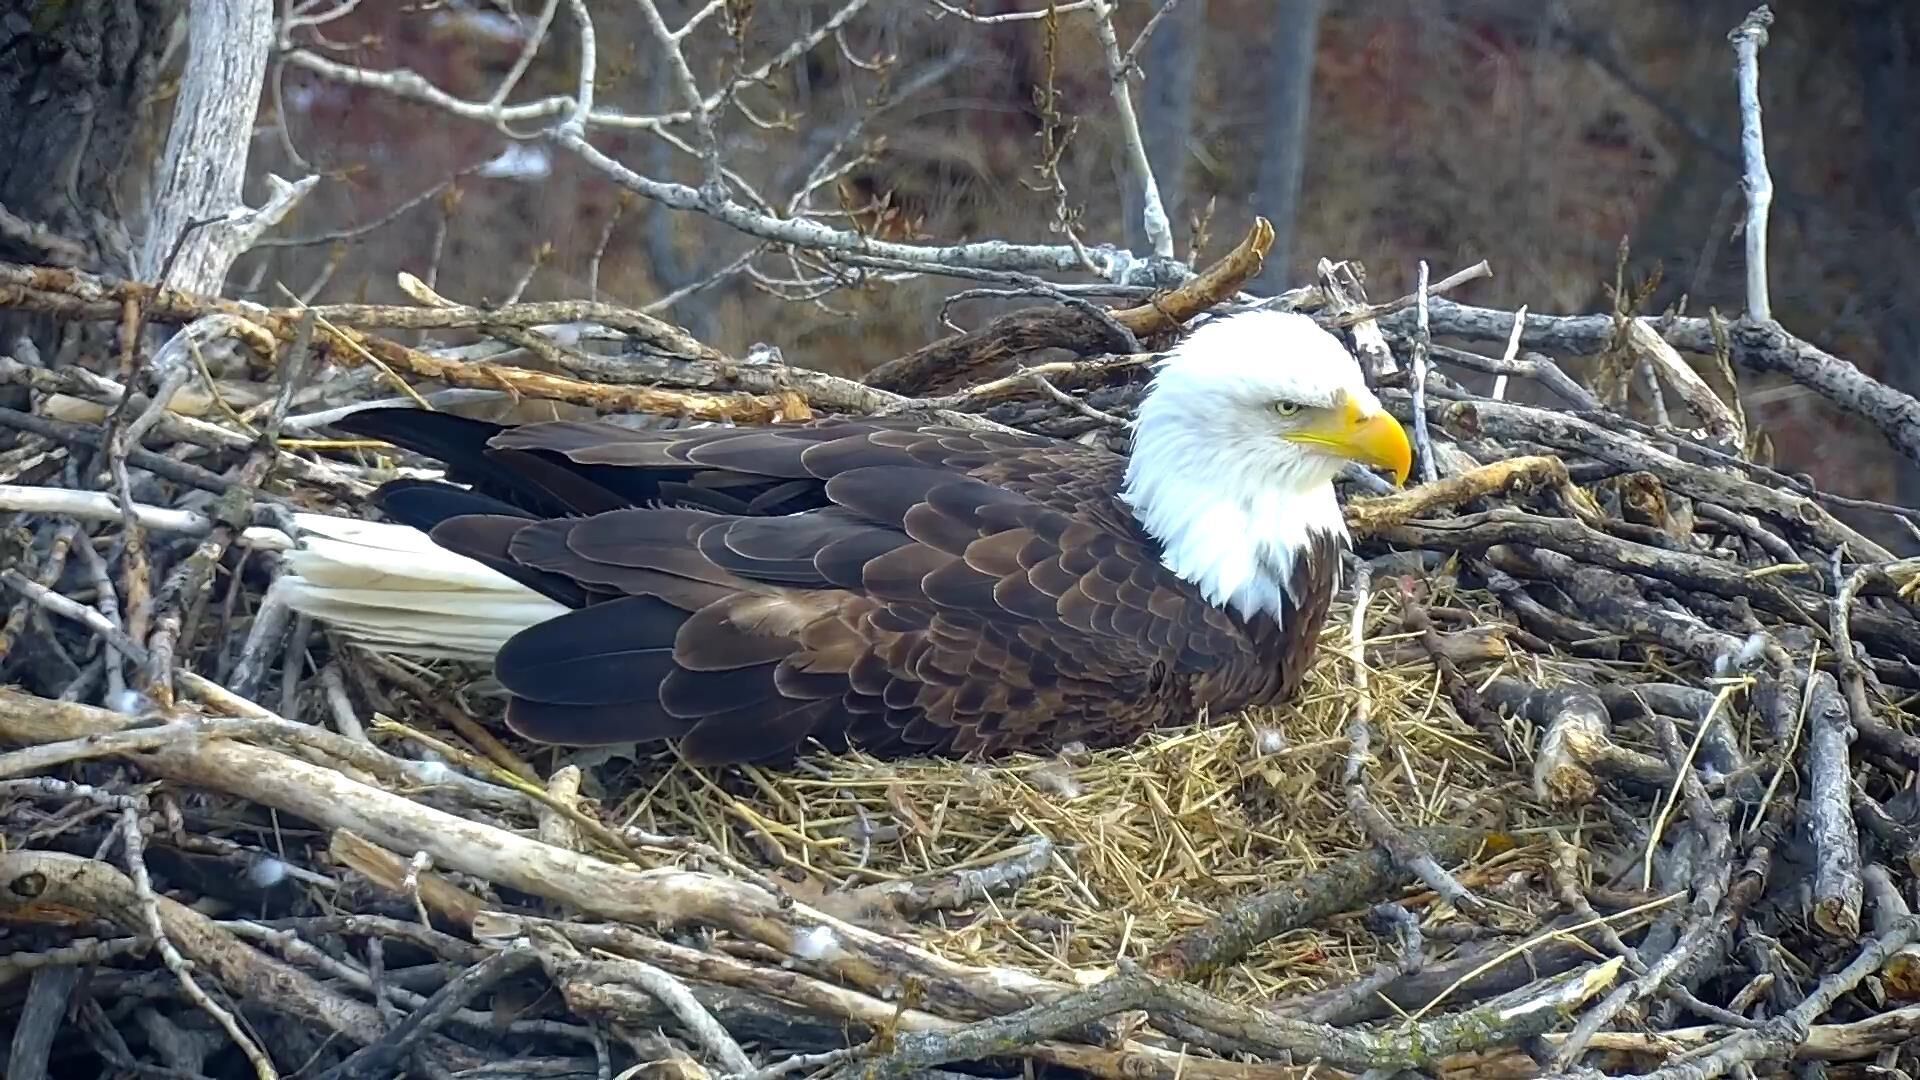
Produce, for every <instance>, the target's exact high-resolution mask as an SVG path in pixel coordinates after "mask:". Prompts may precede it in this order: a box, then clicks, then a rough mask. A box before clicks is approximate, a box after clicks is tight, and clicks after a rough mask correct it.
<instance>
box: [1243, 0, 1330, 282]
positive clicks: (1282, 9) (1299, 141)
mask: <svg viewBox="0 0 1920 1080" xmlns="http://www.w3.org/2000/svg"><path fill="white" fill-rule="evenodd" d="M1322 7H1323V0H1274V4H1273V13H1272V15H1271V20H1272V21H1271V23H1270V25H1271V27H1272V35H1271V37H1270V39H1269V40H1270V41H1271V45H1270V46H1269V48H1268V50H1267V72H1268V75H1267V108H1266V129H1265V130H1264V131H1262V132H1261V133H1260V138H1261V142H1262V146H1263V147H1264V149H1263V150H1262V151H1261V153H1260V172H1259V179H1258V181H1257V182H1256V185H1255V188H1254V195H1253V209H1254V212H1255V213H1258V214H1264V215H1266V217H1267V220H1269V221H1271V222H1273V247H1272V248H1270V249H1268V251H1267V262H1266V267H1265V269H1263V270H1262V271H1261V273H1260V277H1259V279H1258V280H1259V282H1260V284H1261V285H1262V286H1264V287H1265V288H1266V289H1267V290H1269V291H1274V292H1277V291H1279V290H1281V289H1284V288H1286V287H1287V286H1288V285H1289V284H1290V283H1291V282H1293V281H1295V280H1296V279H1297V277H1298V275H1297V274H1295V272H1294V271H1295V267H1294V265H1293V263H1294V251H1293V224H1294V217H1295V216H1296V215H1297V214H1298V212H1299V206H1300V177H1301V175H1302V174H1303V173H1305V171H1306V164H1307V136H1308V128H1307V118H1308V109H1307V106H1308V104H1309V103H1310V102H1311V101H1312V100H1313V62H1314V57H1315V55H1316V54H1317V53H1318V52H1319V44H1320V12H1321V8H1322Z"/></svg>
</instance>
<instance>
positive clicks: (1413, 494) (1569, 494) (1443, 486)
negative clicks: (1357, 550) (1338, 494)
mask: <svg viewBox="0 0 1920 1080" xmlns="http://www.w3.org/2000/svg"><path fill="white" fill-rule="evenodd" d="M1522 484H1531V485H1537V486H1540V487H1548V488H1553V489H1554V490H1555V491H1556V492H1558V493H1559V494H1560V496H1561V498H1562V499H1564V500H1565V501H1566V502H1567V504H1568V505H1569V506H1571V507H1574V508H1575V511H1576V512H1583V511H1584V512H1587V513H1589V514H1590V515H1592V516H1590V517H1589V520H1598V515H1597V511H1594V510H1593V507H1592V503H1591V501H1590V500H1588V498H1587V497H1586V496H1585V495H1583V494H1581V493H1580V492H1579V491H1578V489H1576V488H1574V486H1573V483H1572V481H1571V480H1570V479H1569V478H1568V476H1567V466H1566V465H1565V463H1563V462H1562V461H1561V460H1560V459H1559V458H1557V457H1547V456H1544V455H1540V456H1534V457H1516V458H1508V459H1507V460H1505V461H1495V462H1491V463H1489V464H1486V465H1482V466H1480V467H1479V468H1477V469H1473V470H1471V471H1469V472H1464V473H1459V474H1457V475H1454V476H1449V477H1447V478H1446V479H1444V480H1436V481H1433V482H1431V483H1425V484H1421V485H1420V486H1418V487H1415V488H1411V489H1409V490H1407V491H1400V492H1395V493H1394V494H1392V495H1381V496H1377V497H1372V498H1358V499H1354V500H1353V501H1351V502H1349V503H1348V504H1347V508H1346V517H1347V526H1348V527H1349V528H1351V529H1352V530H1353V531H1354V532H1355V533H1356V534H1357V535H1359V536H1362V537H1366V536H1372V535H1374V534H1376V533H1380V532H1383V531H1385V530H1387V529H1391V528H1392V527H1394V526H1395V525H1399V524H1402V523H1404V522H1407V521H1411V520H1413V519H1414V518H1416V517H1418V516H1420V515H1421V514H1424V513H1427V512H1428V511H1431V510H1438V509H1441V508H1450V507H1455V506H1459V505H1460V504H1462V503H1467V502H1472V501H1473V500H1475V499H1484V498H1487V497H1488V496H1492V495H1499V494H1501V493H1503V492H1506V491H1508V490H1511V489H1513V488H1515V487H1518V486H1520V485H1522Z"/></svg>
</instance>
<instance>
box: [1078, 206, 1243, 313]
mask: <svg viewBox="0 0 1920 1080" xmlns="http://www.w3.org/2000/svg"><path fill="white" fill-rule="evenodd" d="M1272 247H1273V223H1272V222H1270V221H1268V220H1267V219H1266V218H1263V217H1256V218H1254V219H1253V228H1251V229H1249V230H1248V231H1247V235H1246V236H1245V237H1242V238H1241V240H1240V243H1239V244H1238V245H1237V246H1236V247H1235V248H1234V249H1233V250H1232V251H1229V252H1227V254H1226V256H1225V257H1224V258H1222V259H1221V260H1220V261H1219V262H1217V263H1214V264H1213V265H1212V266H1209V267H1207V268H1206V269H1205V270H1202V271H1201V272H1200V273H1198V274H1196V275H1194V276H1193V277H1191V278H1189V279H1187V281H1186V282H1185V283H1183V284H1182V285H1180V286H1179V287H1178V288H1176V289H1173V290H1172V291H1170V292H1168V293H1166V294H1165V295H1162V296H1156V297H1154V298H1153V299H1152V300H1151V301H1149V302H1148V303H1145V304H1141V305H1140V306H1138V307H1130V308H1123V309H1121V310H1119V311H1116V312H1114V313H1113V321H1114V322H1117V323H1119V324H1120V325H1121V326H1124V327H1126V328H1127V329H1128V330H1131V331H1133V332H1134V333H1135V334H1138V335H1140V336H1142V337H1145V336H1146V335H1148V334H1158V333H1162V332H1164V331H1168V330H1176V329H1179V327H1180V326H1181V325H1182V324H1184V323H1185V322H1186V321H1187V320H1188V319H1191V318H1193V317H1194V316H1196V315H1198V314H1200V313H1201V312H1203V311H1207V310H1209V309H1211V308H1213V307H1215V306H1216V305H1219V304H1221V303H1224V302H1225V301H1227V300H1231V299H1232V298H1233V295H1234V294H1235V293H1237V292H1239V291H1240V286H1242V285H1245V284H1246V283H1247V282H1249V281H1251V280H1253V279H1254V278H1255V277H1257V276H1258V275H1259V273H1260V268H1261V267H1262V266H1264V265H1265V264H1266V258H1267V252H1268V251H1269V250H1270V249H1272Z"/></svg>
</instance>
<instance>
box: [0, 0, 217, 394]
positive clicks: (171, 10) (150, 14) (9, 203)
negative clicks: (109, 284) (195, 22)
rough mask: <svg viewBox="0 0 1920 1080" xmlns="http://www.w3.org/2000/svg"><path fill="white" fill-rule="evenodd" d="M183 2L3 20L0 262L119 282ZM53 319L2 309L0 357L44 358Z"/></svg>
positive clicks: (55, 339)
mask: <svg viewBox="0 0 1920 1080" xmlns="http://www.w3.org/2000/svg"><path fill="white" fill-rule="evenodd" d="M184 7H185V3H184V0H68V2H66V3H62V4H38V5H29V6H28V7H27V9H26V10H24V11H23V10H19V9H17V8H16V9H15V10H14V11H11V12H9V13H8V14H5V15H0V40H4V41H6V42H8V47H7V48H5V49H0V118H3V119H0V258H6V259H11V260H17V261H20V262H39V263H52V264H56V265H65V266H77V267H81V268H83V269H87V270H95V271H102V272H106V273H112V274H121V275H124V274H126V273H128V272H129V271H130V270H131V268H132V264H131V250H132V245H131V242H130V240H129V239H128V236H129V233H130V223H129V222H128V220H127V218H128V217H129V213H130V211H131V210H133V209H134V208H137V207H139V206H141V205H142V204H143V202H144V189H145V187H146V181H147V178H148V176H149V173H150V168H149V165H150V163H151V161H152V159H153V153H154V150H155V149H156V145H157V142H158V140H157V139H155V138H153V133H154V126H153V120H154V117H153V115H152V113H153V105H152V103H153V102H154V101H155V99H156V98H157V97H158V96H159V95H158V93H157V91H158V89H159V86H160V69H161V64H162V62H163V59H164V57H165V55H166V53H167V50H168V46H169V43H170V41H171V40H172V39H173V36H174V33H175V28H176V26H177V25H178V24H179V16H180V13H181V12H182V10H183V9H184ZM61 333H62V331H61V330H60V329H59V326H58V324H57V323H55V322H54V321H53V320H51V319H46V318H40V317H35V316H25V315H17V314H0V353H16V352H20V351H25V350H23V349H22V348H21V346H20V345H19V342H20V340H21V338H22V337H25V338H27V339H28V340H29V341H30V342H31V346H30V348H34V349H38V350H39V352H40V353H41V354H42V355H43V356H46V357H47V358H49V359H51V358H52V356H53V355H54V354H55V353H56V352H58V351H59V349H60V347H61V345H62V344H63V342H62V340H61Z"/></svg>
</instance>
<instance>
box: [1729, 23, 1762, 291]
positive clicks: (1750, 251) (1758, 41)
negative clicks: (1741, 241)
mask: <svg viewBox="0 0 1920 1080" xmlns="http://www.w3.org/2000/svg"><path fill="white" fill-rule="evenodd" d="M1772 25H1773V11H1772V9H1770V8H1768V7H1767V5H1765V4H1762V5H1760V6H1759V7H1757V8H1754V9H1753V12H1752V13H1751V14H1749V15H1748V16H1747V17H1746V18H1745V19H1743V20H1741V22H1740V25H1739V26H1737V27H1735V28H1734V29H1733V32H1732V33H1730V34H1728V35H1727V40H1728V41H1731V42H1733V51H1734V54H1735V56H1737V57H1738V64H1737V66H1736V68H1735V69H1734V76H1735V79H1736V81H1737V82H1738V84H1739V87H1740V152H1741V157H1742V158H1744V159H1745V169H1744V171H1743V172H1742V173H1741V176H1740V186H1741V188H1743V189H1744V190H1745V191H1746V193H1747V225H1746V239H1747V315H1748V316H1749V317H1750V318H1753V319H1757V320H1759V321H1761V322H1766V321H1768V320H1770V319H1772V318H1773V303H1772V301H1771V300H1769V299H1768V298H1767V212H1768V210H1770V209H1771V208H1772V207H1773V177H1772V176H1771V175H1770V174H1769V173H1768V172H1767V146H1766V141H1765V139H1764V137H1763V135H1762V133H1761V129H1760V50H1761V49H1762V48H1763V47H1765V46H1766V44H1767V28H1768V27H1770V26H1772Z"/></svg>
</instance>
